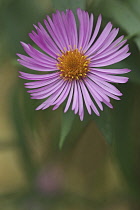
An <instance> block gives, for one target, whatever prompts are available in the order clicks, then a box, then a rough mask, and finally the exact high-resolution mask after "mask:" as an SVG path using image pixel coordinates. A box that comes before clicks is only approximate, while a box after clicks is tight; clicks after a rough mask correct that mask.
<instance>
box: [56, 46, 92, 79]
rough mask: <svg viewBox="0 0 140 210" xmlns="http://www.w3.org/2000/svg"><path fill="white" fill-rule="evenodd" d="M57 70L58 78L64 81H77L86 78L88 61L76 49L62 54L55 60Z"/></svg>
mask: <svg viewBox="0 0 140 210" xmlns="http://www.w3.org/2000/svg"><path fill="white" fill-rule="evenodd" d="M57 60H58V63H57V68H58V69H59V70H60V72H61V74H60V77H63V78H64V79H65V80H74V79H75V80H79V79H82V78H84V77H86V76H87V73H88V72H89V71H90V70H89V63H90V59H88V58H87V56H86V55H84V54H83V53H82V52H80V51H78V49H75V50H72V48H71V49H70V50H69V51H66V52H62V55H61V56H59V57H58V58H57Z"/></svg>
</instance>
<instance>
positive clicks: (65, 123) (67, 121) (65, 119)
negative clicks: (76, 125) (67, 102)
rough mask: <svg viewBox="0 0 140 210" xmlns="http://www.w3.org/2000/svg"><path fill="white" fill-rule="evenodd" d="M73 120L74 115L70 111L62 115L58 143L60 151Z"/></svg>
mask: <svg viewBox="0 0 140 210" xmlns="http://www.w3.org/2000/svg"><path fill="white" fill-rule="evenodd" d="M74 119H75V114H74V113H73V112H72V111H71V110H68V111H67V112H66V113H63V114H62V123H61V133H60V141H59V148H60V149H62V146H63V144H64V141H65V140H66V137H67V135H68V134H69V132H70V130H71V127H72V124H73V122H74Z"/></svg>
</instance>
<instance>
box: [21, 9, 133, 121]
mask: <svg viewBox="0 0 140 210" xmlns="http://www.w3.org/2000/svg"><path fill="white" fill-rule="evenodd" d="M77 16H78V20H79V24H78V25H77V24H76V20H75V17H74V14H73V12H72V11H71V10H66V13H65V12H60V11H56V13H55V14H52V19H51V18H50V17H49V16H47V17H46V19H45V20H44V26H42V24H41V23H38V25H37V26H36V25H34V27H35V31H32V33H29V37H30V38H31V39H32V41H33V42H34V43H35V44H36V45H37V49H36V48H34V47H32V46H31V45H30V44H25V43H23V42H21V44H22V46H23V48H24V50H25V52H26V53H27V54H28V56H25V55H21V54H17V55H18V56H19V58H20V59H18V62H19V63H20V64H21V65H23V66H25V67H27V68H29V69H31V70H34V71H37V73H36V72H35V73H34V74H30V73H25V72H21V71H20V72H19V73H20V77H21V78H23V79H25V80H31V81H30V82H26V83H25V87H26V88H28V89H30V90H28V91H27V92H29V93H30V94H31V98H32V99H44V102H43V103H41V105H39V106H38V107H37V108H36V110H40V109H42V110H44V109H46V108H48V107H49V106H53V110H55V109H57V108H58V107H59V106H60V105H61V104H62V103H63V102H64V101H65V102H66V105H65V108H64V112H67V110H68V109H69V108H70V107H71V109H72V110H73V111H74V113H75V114H79V116H80V119H81V120H83V118H84V106H85V107H86V109H87V111H88V113H89V114H92V111H93V112H95V113H96V115H100V114H99V111H98V109H100V110H103V105H102V104H103V103H104V104H106V105H107V106H108V107H110V108H113V106H112V105H111V103H110V98H113V99H116V100H120V98H119V96H121V95H122V93H121V92H120V91H119V90H118V89H117V88H116V87H115V86H114V85H112V84H111V83H126V82H127V81H128V77H123V76H116V75H120V74H124V73H128V72H129V71H130V70H129V69H107V68H105V67H106V66H108V65H111V64H114V63H117V62H119V61H121V60H123V59H125V58H127V57H128V56H129V55H130V53H129V52H128V51H129V47H128V44H127V45H126V41H127V40H123V38H124V36H120V37H119V38H116V36H117V34H118V31H119V29H118V28H112V24H111V22H109V23H108V24H107V25H106V26H105V28H104V29H103V30H102V31H101V32H100V27H101V21H102V17H101V15H99V17H98V19H97V22H96V24H95V23H94V22H95V21H94V16H93V14H90V15H89V14H88V12H86V11H83V10H81V9H77ZM39 49H40V50H39ZM97 107H98V109H97Z"/></svg>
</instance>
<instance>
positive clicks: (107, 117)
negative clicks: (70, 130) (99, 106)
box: [93, 106, 113, 144]
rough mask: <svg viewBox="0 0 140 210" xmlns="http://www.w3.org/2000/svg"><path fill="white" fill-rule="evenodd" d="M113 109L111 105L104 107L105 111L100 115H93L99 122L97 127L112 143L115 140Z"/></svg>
mask: <svg viewBox="0 0 140 210" xmlns="http://www.w3.org/2000/svg"><path fill="white" fill-rule="evenodd" d="M112 111H113V110H112V109H110V108H109V107H107V106H106V107H104V110H103V112H101V113H100V116H95V115H94V116H93V120H94V121H95V123H96V124H97V127H98V128H99V130H100V131H101V133H102V134H103V136H104V137H105V140H106V142H107V143H109V144H111V143H112V141H113V132H112Z"/></svg>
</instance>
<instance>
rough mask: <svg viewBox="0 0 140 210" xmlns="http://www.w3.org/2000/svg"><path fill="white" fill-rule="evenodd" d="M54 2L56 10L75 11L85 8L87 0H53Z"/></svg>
mask: <svg viewBox="0 0 140 210" xmlns="http://www.w3.org/2000/svg"><path fill="white" fill-rule="evenodd" d="M52 2H53V8H54V9H55V10H56V9H57V10H66V9H71V10H73V11H74V12H75V10H76V9H77V8H81V9H84V8H85V0H65V1H64V0H59V1H58V0H52Z"/></svg>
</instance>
